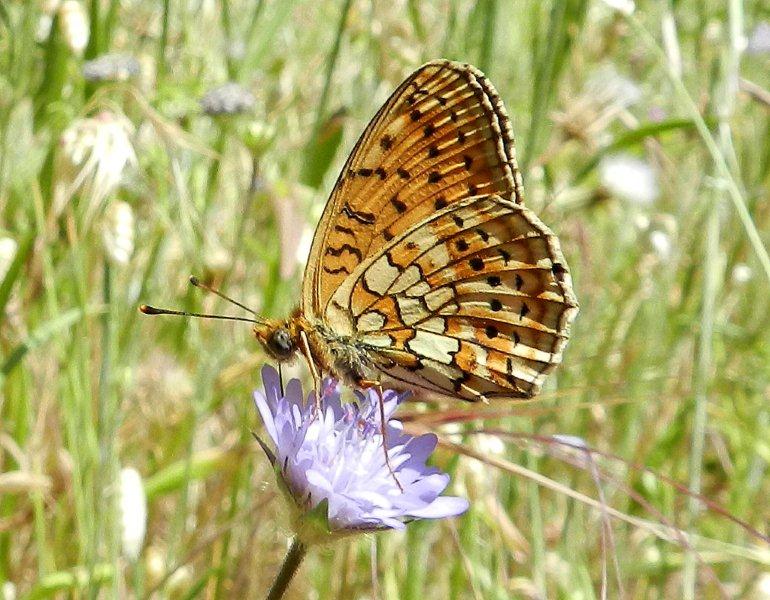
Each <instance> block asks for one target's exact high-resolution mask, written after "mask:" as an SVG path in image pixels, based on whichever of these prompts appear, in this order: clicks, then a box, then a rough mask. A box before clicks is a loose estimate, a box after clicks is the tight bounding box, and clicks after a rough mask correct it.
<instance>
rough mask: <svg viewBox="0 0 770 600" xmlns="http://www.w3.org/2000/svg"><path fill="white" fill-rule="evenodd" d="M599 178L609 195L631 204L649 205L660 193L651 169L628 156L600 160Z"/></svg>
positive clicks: (640, 161)
mask: <svg viewBox="0 0 770 600" xmlns="http://www.w3.org/2000/svg"><path fill="white" fill-rule="evenodd" d="M599 177H600V179H601V182H602V185H603V186H604V187H605V188H607V190H608V191H609V192H610V193H611V194H613V195H615V196H618V197H619V198H622V199H623V200H627V201H629V202H631V203H633V204H640V205H646V204H651V203H652V202H654V201H655V200H656V199H657V198H658V195H659V193H660V190H659V188H658V179H657V176H656V174H655V171H654V170H653V168H652V167H651V166H650V165H649V164H648V163H647V162H645V161H643V160H640V159H638V158H635V157H633V156H630V155H615V156H608V157H607V158H605V159H604V160H602V161H601V163H600V164H599Z"/></svg>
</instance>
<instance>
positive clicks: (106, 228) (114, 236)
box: [102, 200, 134, 265]
mask: <svg viewBox="0 0 770 600" xmlns="http://www.w3.org/2000/svg"><path fill="white" fill-rule="evenodd" d="M102 241H103V243H104V250H105V252H106V253H107V256H109V257H110V259H111V260H112V261H113V262H115V263H117V264H119V265H125V264H127V263H128V261H129V260H130V259H131V255H132V254H133V253H134V211H133V210H131V207H130V206H129V205H128V204H126V203H125V202H122V201H120V200H118V201H115V202H112V203H111V204H110V206H109V208H108V209H107V211H106V213H105V215H104V223H103V227H102Z"/></svg>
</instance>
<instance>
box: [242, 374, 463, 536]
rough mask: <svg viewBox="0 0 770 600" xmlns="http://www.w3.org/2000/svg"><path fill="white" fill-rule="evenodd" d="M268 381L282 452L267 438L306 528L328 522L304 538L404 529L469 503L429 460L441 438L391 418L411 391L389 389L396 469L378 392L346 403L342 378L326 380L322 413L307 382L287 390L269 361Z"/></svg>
mask: <svg viewBox="0 0 770 600" xmlns="http://www.w3.org/2000/svg"><path fill="white" fill-rule="evenodd" d="M262 381H263V383H264V386H265V392H264V393H262V392H261V391H256V392H254V399H255V401H256V404H257V408H258V409H259V413H260V415H261V416H262V420H263V421H264V423H265V429H266V430H267V433H268V435H269V436H270V437H271V438H272V440H273V442H274V444H275V453H274V454H273V452H272V451H270V450H269V449H268V448H267V447H266V446H265V445H264V444H262V442H261V441H260V444H262V446H263V448H264V449H265V451H266V452H267V454H268V457H269V458H270V460H271V462H272V463H273V467H274V468H275V471H276V474H277V476H278V480H279V482H280V483H281V484H282V487H283V489H284V491H285V492H287V493H288V495H289V496H290V497H291V498H292V500H293V504H294V505H295V506H296V507H297V509H298V511H297V515H296V517H298V519H299V521H300V523H299V528H300V530H301V529H302V528H303V527H304V526H305V523H304V522H306V521H308V519H307V518H306V517H307V516H308V515H313V516H317V517H320V520H321V524H322V525H323V527H322V528H321V531H318V530H317V529H316V531H315V532H314V533H311V534H310V535H309V536H308V533H307V532H304V537H306V538H307V537H311V538H314V535H317V534H318V533H324V534H328V533H349V532H354V531H361V530H364V531H371V530H377V529H389V528H392V529H403V528H404V527H405V522H406V521H409V520H412V519H426V518H427V519H440V518H443V517H452V516H456V515H459V514H461V513H463V512H465V511H466V510H467V509H468V501H467V500H465V499H464V498H456V497H451V496H441V495H440V494H441V492H443V491H444V489H445V488H446V487H447V485H448V484H449V475H447V474H446V473H442V472H441V471H440V470H439V469H437V468H435V467H429V466H427V465H426V464H425V461H426V459H427V458H428V456H430V454H431V452H433V450H434V448H435V447H436V442H437V438H436V436H435V435H433V434H425V435H420V436H412V435H409V434H406V433H404V432H403V429H402V427H401V423H400V422H398V421H395V420H390V416H391V415H392V414H393V412H394V411H395V410H396V407H397V406H398V404H399V403H400V402H401V401H402V400H403V399H404V398H405V397H406V394H402V395H398V394H397V393H396V392H394V391H393V390H386V391H385V392H384V394H383V396H384V403H383V406H384V410H385V417H386V420H387V425H386V428H385V431H386V435H385V448H387V452H388V461H389V462H390V467H391V468H392V470H393V472H392V473H391V471H390V469H389V468H388V466H387V464H386V462H385V454H384V450H383V440H382V434H381V427H380V407H379V398H378V394H377V392H376V391H375V390H368V391H367V392H366V393H361V392H356V396H357V401H355V402H351V403H345V404H343V403H342V402H341V401H340V387H339V384H338V383H337V382H336V381H334V380H332V379H325V380H324V381H323V384H322V388H323V389H322V390H321V410H320V411H317V410H316V408H315V394H314V392H311V393H310V394H309V395H308V396H307V398H304V395H303V392H302V386H301V384H300V382H299V380H297V379H292V380H291V381H289V383H288V384H287V385H286V391H285V394H283V395H282V394H281V388H280V383H279V379H278V373H277V372H276V371H275V369H273V368H272V367H267V366H266V367H264V368H263V369H262ZM394 477H395V478H396V479H398V484H397V483H396V481H395V480H394ZM399 484H400V486H401V488H402V489H400V488H399ZM310 521H312V519H310ZM305 529H307V528H306V527H305ZM300 536H303V532H302V531H300Z"/></svg>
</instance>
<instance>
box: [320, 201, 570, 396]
mask: <svg viewBox="0 0 770 600" xmlns="http://www.w3.org/2000/svg"><path fill="white" fill-rule="evenodd" d="M576 313H577V301H576V299H575V295H574V293H573V291H572V283H571V279H570V276H569V272H568V269H567V265H566V263H565V261H564V257H563V256H562V254H561V251H560V249H559V243H558V240H557V238H556V236H554V234H553V233H551V231H550V230H549V229H548V228H547V227H546V226H545V225H544V224H543V223H542V222H541V221H540V220H539V219H538V218H537V216H536V215H535V214H534V213H532V211H530V210H528V209H527V208H525V207H524V206H523V205H520V204H516V203H514V202H510V201H506V200H502V199H501V198H499V197H497V196H483V197H473V198H468V199H466V200H464V201H461V202H458V203H456V204H455V205H453V206H451V207H448V208H445V209H443V210H441V211H438V212H436V213H434V214H433V215H431V216H430V217H429V218H427V219H425V220H424V221H423V222H422V223H420V224H418V225H417V226H415V227H413V228H412V229H411V230H409V231H407V232H404V233H403V234H402V235H401V236H399V237H398V238H396V239H394V240H393V241H391V242H390V243H389V244H387V245H386V247H385V248H383V249H382V251H381V252H380V253H379V254H378V255H376V256H373V257H371V258H369V259H368V260H367V261H365V263H363V264H362V265H360V267H359V268H358V269H357V270H356V271H355V273H354V277H352V278H351V279H350V280H349V281H347V282H345V284H344V285H342V286H341V287H340V288H339V289H338V290H337V292H336V293H335V295H334V296H333V298H332V301H331V303H330V304H329V307H328V309H327V312H326V319H327V321H334V322H342V321H343V320H345V319H346V318H347V319H352V327H353V335H355V336H356V337H357V338H358V339H360V340H361V341H362V342H363V344H365V345H366V347H367V349H368V350H369V352H370V353H371V354H372V355H373V356H375V358H376V362H377V368H378V369H380V370H381V371H382V374H383V379H384V381H388V380H390V381H391V382H392V381H396V382H400V383H405V384H409V385H413V386H417V387H421V388H424V389H426V390H430V391H434V392H437V393H439V394H443V395H451V396H460V397H462V398H465V399H467V400H483V399H486V398H492V397H529V396H532V395H534V394H536V393H537V392H538V391H539V389H540V387H541V385H542V383H543V381H544V379H545V377H546V375H547V374H548V373H549V372H550V371H551V370H552V369H553V368H554V367H555V366H556V365H557V364H559V363H560V362H561V357H562V350H563V348H564V346H565V344H566V342H567V339H568V337H569V329H570V324H571V322H572V320H573V319H574V317H575V314H576Z"/></svg>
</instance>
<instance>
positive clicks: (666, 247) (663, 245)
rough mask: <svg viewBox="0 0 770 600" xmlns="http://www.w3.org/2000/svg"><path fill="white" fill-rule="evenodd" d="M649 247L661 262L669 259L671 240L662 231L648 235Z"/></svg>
mask: <svg viewBox="0 0 770 600" xmlns="http://www.w3.org/2000/svg"><path fill="white" fill-rule="evenodd" d="M650 245H651V246H652V249H653V250H654V251H655V254H657V255H658V258H660V259H661V260H667V259H668V258H670V257H671V250H672V244H671V238H670V237H669V235H668V234H667V233H665V232H663V231H658V230H655V231H653V232H651V233H650Z"/></svg>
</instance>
